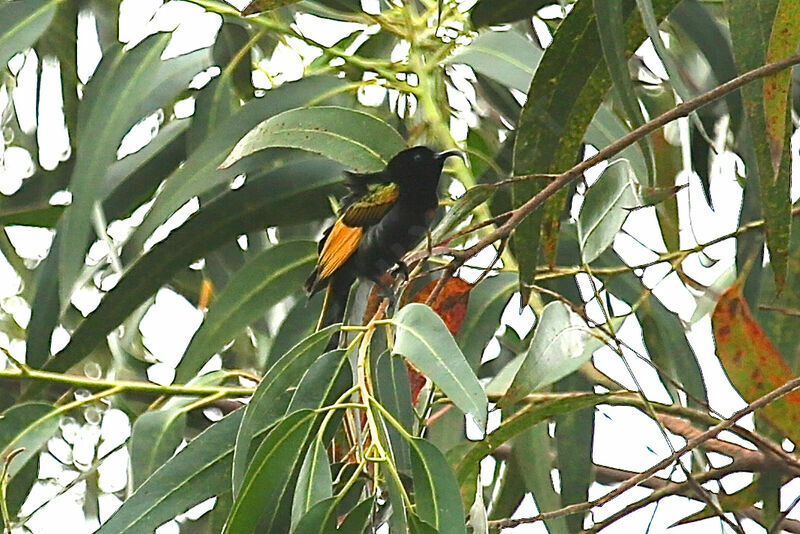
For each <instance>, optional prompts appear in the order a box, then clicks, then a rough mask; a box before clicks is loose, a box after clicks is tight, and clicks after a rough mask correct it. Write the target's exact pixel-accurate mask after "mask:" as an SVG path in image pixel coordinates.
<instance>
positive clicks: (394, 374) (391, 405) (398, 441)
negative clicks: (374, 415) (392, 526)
mask: <svg viewBox="0 0 800 534" xmlns="http://www.w3.org/2000/svg"><path fill="white" fill-rule="evenodd" d="M373 372H374V374H375V378H374V379H375V393H376V396H377V399H378V402H380V403H381V406H383V407H384V408H386V410H387V411H388V412H389V413H390V414H392V415H393V416H394V418H395V419H396V420H397V421H398V422H399V423H400V424H401V425H403V428H405V429H406V431H407V432H411V431H412V430H413V429H414V407H413V405H412V403H411V384H410V383H409V380H408V369H407V368H406V365H405V362H404V361H403V359H402V358H401V357H399V356H395V355H393V354H390V353H389V352H388V351H387V352H384V353H383V354H381V355H380V356H378V359H377V361H376V362H375V367H374V371H373ZM387 434H388V435H389V443H390V445H391V450H392V458H393V460H394V463H395V466H396V467H397V470H398V471H400V472H402V473H409V472H411V459H410V458H411V457H410V456H409V454H410V453H409V450H408V443H406V441H405V440H404V439H403V437H402V436H401V435H400V433H399V432H398V431H397V430H396V429H395V428H394V427H393V426H391V425H387Z"/></svg>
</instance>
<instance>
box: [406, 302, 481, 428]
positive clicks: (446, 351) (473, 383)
mask: <svg viewBox="0 0 800 534" xmlns="http://www.w3.org/2000/svg"><path fill="white" fill-rule="evenodd" d="M393 322H394V325H395V327H396V329H397V333H396V337H395V343H394V353H395V354H400V355H402V356H403V357H405V358H406V359H407V360H409V361H410V362H411V363H412V364H414V366H415V367H417V368H418V369H419V370H420V371H422V372H423V373H424V374H425V375H427V376H428V378H430V379H431V380H433V382H434V383H435V384H436V385H437V386H438V387H439V388H440V389H441V390H442V392H444V394H445V395H447V396H448V397H449V398H450V400H452V401H453V403H454V404H455V405H456V406H458V407H459V408H460V409H461V410H463V411H464V412H466V413H468V414H470V415H472V417H473V418H474V419H475V422H476V423H477V424H478V426H479V427H480V428H485V427H486V417H487V408H488V400H487V398H486V393H484V391H483V388H482V387H481V385H480V383H478V379H477V378H476V376H475V373H474V372H473V371H472V369H470V367H469V364H468V363H467V361H466V359H465V358H464V354H463V353H462V352H461V349H459V348H458V345H456V342H455V340H454V339H453V336H452V335H451V334H450V332H448V331H447V327H446V326H445V324H444V322H443V321H442V320H441V319H440V318H439V316H438V315H436V313H435V312H434V311H433V310H431V309H430V308H429V307H427V306H425V305H423V304H417V303H412V304H408V305H407V306H404V307H403V308H402V309H401V310H400V311H399V312H397V314H396V315H395V317H394V320H393Z"/></svg>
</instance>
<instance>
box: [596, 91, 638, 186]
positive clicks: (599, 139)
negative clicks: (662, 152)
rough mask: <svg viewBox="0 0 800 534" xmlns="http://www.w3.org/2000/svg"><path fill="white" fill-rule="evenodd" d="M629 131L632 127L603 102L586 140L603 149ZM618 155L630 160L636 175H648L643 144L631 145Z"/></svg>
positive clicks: (598, 148)
mask: <svg viewBox="0 0 800 534" xmlns="http://www.w3.org/2000/svg"><path fill="white" fill-rule="evenodd" d="M628 132H630V128H628V127H627V126H626V125H625V123H624V122H622V120H620V118H619V117H617V115H616V114H615V113H614V110H613V109H611V106H610V105H608V104H603V105H601V106H600V107H599V108H597V113H595V115H594V117H593V118H592V122H591V123H589V128H587V130H586V135H585V137H584V141H585V142H586V143H589V144H590V145H592V146H594V147H595V148H596V149H597V150H602V149H604V148H605V147H607V146H608V145H610V144H611V143H613V142H614V141H616V140H617V139H619V138H620V137H622V136H624V135H626V134H628ZM617 157H618V158H620V159H626V160H628V162H630V164H631V168H632V169H633V173H634V174H635V175H636V176H647V161H646V160H645V157H644V153H643V152H642V148H641V146H639V145H630V146H629V147H627V148H625V149H624V150H623V151H622V152H620V153H619V154H617Z"/></svg>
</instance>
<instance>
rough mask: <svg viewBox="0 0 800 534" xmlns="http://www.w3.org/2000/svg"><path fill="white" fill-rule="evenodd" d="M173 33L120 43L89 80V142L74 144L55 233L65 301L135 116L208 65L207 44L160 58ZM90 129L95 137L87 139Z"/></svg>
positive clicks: (81, 122) (84, 124) (84, 112)
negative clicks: (66, 201)
mask: <svg viewBox="0 0 800 534" xmlns="http://www.w3.org/2000/svg"><path fill="white" fill-rule="evenodd" d="M170 37H171V35H170V34H160V35H155V36H152V37H149V38H147V39H146V40H145V41H144V42H142V43H140V44H139V45H138V46H136V47H134V48H133V49H131V50H127V51H126V50H124V49H123V47H122V46H121V45H120V46H119V48H118V49H117V50H116V51H115V52H111V53H109V54H108V56H106V57H105V58H104V59H103V61H101V63H100V67H99V68H98V70H97V72H96V73H95V74H94V76H93V77H92V79H91V81H90V82H89V83H88V84H87V86H86V94H85V96H84V98H83V101H82V103H81V108H80V110H81V113H80V116H79V117H78V136H79V137H81V138H83V139H84V140H85V141H86V142H82V143H80V144H79V145H78V148H77V149H76V153H75V167H74V169H73V171H72V178H71V179H70V185H69V188H70V192H71V193H72V203H71V204H70V206H69V207H68V208H67V210H66V212H65V213H64V217H63V220H62V222H63V225H62V226H61V227H60V228H59V233H58V235H57V237H56V239H58V240H61V241H63V242H64V246H63V247H59V266H60V280H61V283H60V287H59V291H60V293H61V301H62V302H69V297H70V295H71V294H72V290H73V284H74V283H75V281H76V280H77V279H78V273H79V272H80V270H81V268H82V266H83V260H84V256H85V254H86V247H87V245H88V240H89V234H90V232H91V222H90V221H91V217H90V214H91V210H92V209H93V206H94V204H95V202H97V201H99V200H101V199H100V198H99V197H98V192H99V191H101V188H100V187H99V185H100V183H101V179H102V177H103V175H104V173H105V169H106V168H107V167H108V166H109V165H111V163H113V162H114V161H115V160H116V153H117V148H118V146H119V143H120V141H121V140H122V137H123V136H124V135H125V133H126V132H127V131H128V130H129V129H130V127H131V126H133V124H135V123H136V121H138V120H139V119H140V118H142V117H143V116H144V115H146V114H147V113H150V112H153V111H155V110H156V109H158V108H159V107H160V106H162V105H165V104H166V103H168V102H169V101H170V100H171V99H172V98H173V97H174V96H175V95H176V94H177V93H178V92H179V91H181V90H183V89H185V88H186V87H187V86H188V84H189V82H190V81H191V79H192V78H193V77H194V76H195V75H196V74H197V73H198V72H200V71H201V70H203V69H204V68H205V67H206V66H208V63H209V61H210V57H209V54H208V50H207V49H202V50H198V51H195V52H191V53H189V54H186V55H183V56H179V57H176V58H172V59H167V60H162V59H161V55H162V53H163V51H164V49H165V47H166V45H167V43H168V42H169V40H170ZM89 132H91V134H90V133H89ZM88 135H91V136H92V141H89V140H88V139H87V136H88Z"/></svg>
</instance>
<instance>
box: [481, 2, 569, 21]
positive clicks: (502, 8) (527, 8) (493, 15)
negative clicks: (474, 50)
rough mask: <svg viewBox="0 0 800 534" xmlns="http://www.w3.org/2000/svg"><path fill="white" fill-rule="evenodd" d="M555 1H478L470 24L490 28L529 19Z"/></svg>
mask: <svg viewBox="0 0 800 534" xmlns="http://www.w3.org/2000/svg"><path fill="white" fill-rule="evenodd" d="M555 3H556V1H555V0H505V1H503V2H497V0H480V2H478V3H477V5H475V7H474V8H472V15H471V18H472V23H473V24H474V25H475V26H477V27H481V26H492V25H494V24H502V23H504V22H515V21H518V20H522V19H526V18H531V17H533V16H534V15H535V14H536V12H537V11H539V10H540V9H541V8H542V7H544V6H546V5H548V4H555Z"/></svg>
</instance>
